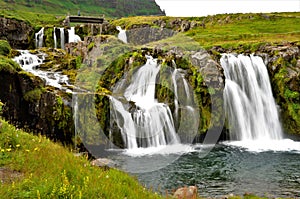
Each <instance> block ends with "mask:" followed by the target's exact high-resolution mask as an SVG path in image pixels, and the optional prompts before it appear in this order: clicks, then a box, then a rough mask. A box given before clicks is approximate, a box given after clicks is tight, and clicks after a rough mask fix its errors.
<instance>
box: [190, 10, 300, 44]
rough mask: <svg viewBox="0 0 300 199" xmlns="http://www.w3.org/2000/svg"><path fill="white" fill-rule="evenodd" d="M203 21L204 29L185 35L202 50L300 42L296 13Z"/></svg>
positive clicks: (227, 17) (219, 17)
mask: <svg viewBox="0 0 300 199" xmlns="http://www.w3.org/2000/svg"><path fill="white" fill-rule="evenodd" d="M205 21H208V22H207V23H206V25H205V28H202V27H198V28H195V29H192V30H190V31H188V32H187V33H186V35H187V36H190V37H192V38H193V39H195V41H197V42H199V43H200V45H201V46H203V47H205V48H209V47H212V46H216V45H220V46H234V45H245V44H251V43H262V42H274V43H275V42H283V41H299V38H300V26H299V24H300V13H290V14H289V15H288V14H287V13H285V14H284V13H282V14H280V13H279V14H277V13H274V14H269V15H261V14H235V15H217V16H215V19H214V18H209V17H208V18H206V19H205Z"/></svg>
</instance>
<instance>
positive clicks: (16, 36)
mask: <svg viewBox="0 0 300 199" xmlns="http://www.w3.org/2000/svg"><path fill="white" fill-rule="evenodd" d="M0 27H1V28H0V39H3V40H7V41H8V42H9V43H10V45H11V47H12V48H15V49H27V48H28V47H29V43H30V41H31V36H32V34H33V33H34V29H33V27H32V26H31V25H29V24H28V23H26V22H25V21H19V20H16V19H9V18H4V17H0Z"/></svg>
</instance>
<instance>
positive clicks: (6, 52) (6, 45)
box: [0, 40, 11, 56]
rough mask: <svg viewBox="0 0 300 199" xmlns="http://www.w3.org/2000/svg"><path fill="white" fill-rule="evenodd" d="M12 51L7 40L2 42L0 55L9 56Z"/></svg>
mask: <svg viewBox="0 0 300 199" xmlns="http://www.w3.org/2000/svg"><path fill="white" fill-rule="evenodd" d="M10 51H11V47H10V45H9V43H8V42H7V41H6V40H0V55H4V56H8V55H9V53H10Z"/></svg>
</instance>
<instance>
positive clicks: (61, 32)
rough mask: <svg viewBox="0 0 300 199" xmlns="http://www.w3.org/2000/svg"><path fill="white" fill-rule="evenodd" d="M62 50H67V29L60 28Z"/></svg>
mask: <svg viewBox="0 0 300 199" xmlns="http://www.w3.org/2000/svg"><path fill="white" fill-rule="evenodd" d="M59 30H60V48H61V49H65V29H64V28H60V29H59Z"/></svg>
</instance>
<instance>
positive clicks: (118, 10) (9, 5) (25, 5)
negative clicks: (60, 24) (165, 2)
mask: <svg viewBox="0 0 300 199" xmlns="http://www.w3.org/2000/svg"><path fill="white" fill-rule="evenodd" d="M124 1H126V2H124ZM137 1H138V3H137ZM124 6H125V7H124ZM0 8H1V10H2V11H7V12H10V13H19V12H32V13H39V14H52V15H56V16H62V15H67V14H68V13H69V14H70V15H77V12H78V10H80V13H81V15H85V16H87V15H88V16H91V15H93V16H99V15H101V16H102V15H103V14H104V15H105V16H108V17H120V16H134V15H155V14H159V13H160V12H161V11H160V8H159V6H157V5H156V4H155V2H154V1H150V0H135V1H133V0H116V1H111V0H101V1H97V0H80V1H78V0H64V1H60V0H34V1H33V0H14V1H1V2H0Z"/></svg>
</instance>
